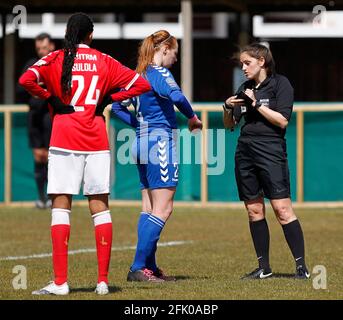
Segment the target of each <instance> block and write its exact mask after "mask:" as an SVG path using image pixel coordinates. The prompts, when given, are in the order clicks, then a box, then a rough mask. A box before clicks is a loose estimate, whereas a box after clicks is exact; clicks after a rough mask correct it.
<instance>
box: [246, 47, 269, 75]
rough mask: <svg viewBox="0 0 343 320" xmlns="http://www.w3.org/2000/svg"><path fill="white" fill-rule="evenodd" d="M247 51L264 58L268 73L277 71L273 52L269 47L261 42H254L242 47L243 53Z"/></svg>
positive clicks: (252, 55)
mask: <svg viewBox="0 0 343 320" xmlns="http://www.w3.org/2000/svg"><path fill="white" fill-rule="evenodd" d="M243 52H246V53H247V54H248V55H249V56H251V57H253V58H255V59H260V58H264V61H265V63H264V68H265V69H266V72H267V75H268V76H271V75H272V74H273V73H274V72H275V62H274V58H273V55H272V52H271V51H270V49H269V48H267V47H266V46H264V45H263V44H260V43H257V42H256V43H252V44H249V45H247V46H245V47H244V48H243V49H241V52H240V53H241V54H242V53H243Z"/></svg>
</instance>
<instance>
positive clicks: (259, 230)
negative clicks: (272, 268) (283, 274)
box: [249, 219, 270, 269]
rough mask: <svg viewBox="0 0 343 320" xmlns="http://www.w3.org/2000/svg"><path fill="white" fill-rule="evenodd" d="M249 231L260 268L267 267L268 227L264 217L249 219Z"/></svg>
mask: <svg viewBox="0 0 343 320" xmlns="http://www.w3.org/2000/svg"><path fill="white" fill-rule="evenodd" d="M249 227H250V232H251V236H252V240H253V242H254V247H255V251H256V255H257V260H258V265H259V267H260V268H263V269H265V268H269V241H270V236H269V228H268V224H267V221H266V219H262V220H259V221H249Z"/></svg>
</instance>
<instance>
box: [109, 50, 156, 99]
mask: <svg viewBox="0 0 343 320" xmlns="http://www.w3.org/2000/svg"><path fill="white" fill-rule="evenodd" d="M106 63H107V65H108V68H109V75H110V77H111V79H110V82H111V88H110V91H112V90H114V89H117V88H120V89H124V90H121V91H119V92H116V93H113V94H111V98H112V101H113V102H120V101H123V100H126V99H129V98H133V97H136V96H139V95H141V94H142V93H144V92H147V91H149V90H151V87H150V84H149V82H148V81H146V80H145V79H144V78H143V77H141V76H140V75H139V74H138V73H136V72H135V71H133V70H131V69H129V68H128V67H126V66H124V65H122V64H121V63H120V62H118V61H117V60H115V59H113V58H112V57H110V56H106Z"/></svg>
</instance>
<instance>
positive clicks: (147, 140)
mask: <svg viewBox="0 0 343 320" xmlns="http://www.w3.org/2000/svg"><path fill="white" fill-rule="evenodd" d="M132 154H133V157H134V158H135V160H136V163H137V168H138V172H139V179H140V187H141V189H159V188H172V187H176V186H177V184H178V181H179V177H178V174H179V164H178V157H177V151H176V139H175V138H173V137H172V136H171V134H170V135H166V134H165V133H161V134H158V133H157V134H156V132H155V133H154V134H153V135H150V134H149V135H146V136H143V137H136V139H135V141H134V143H133V145H132Z"/></svg>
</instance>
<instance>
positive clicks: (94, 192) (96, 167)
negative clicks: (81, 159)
mask: <svg viewBox="0 0 343 320" xmlns="http://www.w3.org/2000/svg"><path fill="white" fill-rule="evenodd" d="M85 163H86V164H85V171H84V185H83V192H84V195H86V196H87V197H88V201H89V209H90V212H91V214H92V218H93V222H94V232H95V242H96V249H97V260H98V280H97V287H96V289H95V292H96V293H97V294H101V295H103V294H107V293H108V292H109V291H108V271H109V265H110V260H111V249H112V232H113V230H112V219H111V213H110V210H109V206H108V194H109V179H110V153H109V152H108V153H99V154H88V155H86V162H85Z"/></svg>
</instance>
